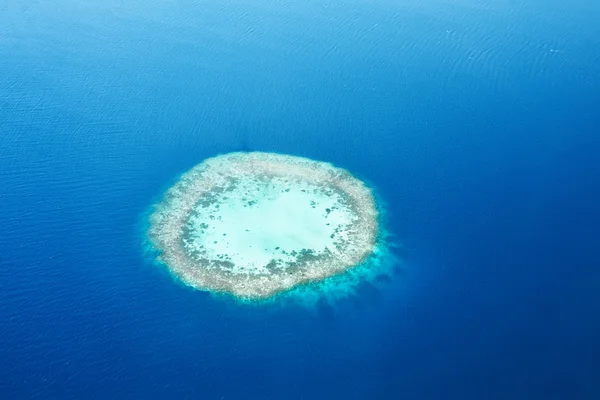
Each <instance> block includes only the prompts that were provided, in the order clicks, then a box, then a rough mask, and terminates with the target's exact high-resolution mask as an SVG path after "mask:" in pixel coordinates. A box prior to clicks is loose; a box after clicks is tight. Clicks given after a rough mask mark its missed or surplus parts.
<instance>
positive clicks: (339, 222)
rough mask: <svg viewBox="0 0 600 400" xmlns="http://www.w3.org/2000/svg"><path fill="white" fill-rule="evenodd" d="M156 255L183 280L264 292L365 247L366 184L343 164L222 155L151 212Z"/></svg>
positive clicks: (326, 273)
mask: <svg viewBox="0 0 600 400" xmlns="http://www.w3.org/2000/svg"><path fill="white" fill-rule="evenodd" d="M148 237H149V239H150V243H151V244H152V246H153V248H154V249H155V250H156V251H157V253H158V259H159V261H160V262H162V263H163V264H165V265H166V266H167V267H168V268H169V269H170V271H171V272H172V273H174V274H175V275H176V276H178V277H179V278H180V279H181V280H182V281H183V282H185V283H186V284H188V285H190V286H192V287H195V288H198V289H201V290H208V291H212V292H226V293H230V294H233V295H235V296H238V297H241V298H246V299H259V298H267V297H270V296H273V295H275V294H278V293H280V292H283V291H286V290H289V289H292V288H294V287H296V286H298V285H301V284H305V283H309V282H315V281H320V280H323V279H326V278H328V277H331V276H333V275H337V274H340V273H342V272H344V271H346V270H348V269H350V268H352V267H354V266H357V265H359V264H361V263H362V262H363V261H364V260H365V259H366V258H367V257H368V256H369V255H370V254H372V253H373V251H374V249H375V246H376V241H377V237H378V211H377V207H376V203H375V200H374V197H373V194H372V192H371V190H370V189H369V188H368V187H367V186H366V185H365V184H364V183H363V182H362V181H360V180H359V179H357V178H355V177H354V176H352V175H351V174H350V173H349V172H347V171H346V170H344V169H341V168H337V167H334V166H333V165H331V164H329V163H325V162H319V161H313V160H310V159H307V158H302V157H295V156H289V155H281V154H272V153H260V152H251V153H229V154H225V155H221V156H218V157H214V158H210V159H207V160H205V161H204V162H202V163H201V164H199V165H197V166H196V167H194V168H192V169H191V170H190V171H189V172H187V173H185V174H184V175H182V176H181V178H180V179H179V180H178V181H177V182H176V183H175V185H174V186H173V187H171V188H170V189H169V190H168V191H167V193H166V194H165V196H164V198H163V199H162V201H161V202H160V203H158V204H156V205H155V207H154V210H153V212H152V214H151V215H150V226H149V231H148Z"/></svg>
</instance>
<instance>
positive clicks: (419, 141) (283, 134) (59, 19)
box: [0, 0, 600, 400]
mask: <svg viewBox="0 0 600 400" xmlns="http://www.w3.org/2000/svg"><path fill="white" fill-rule="evenodd" d="M599 65H600V3H598V2H597V1H593V0H573V1H569V2H565V1H557V0H528V1H525V2H517V1H511V0H496V1H491V0H455V1H447V0H431V1H424V0H402V1H400V0H399V1H390V0H369V1H366V0H354V1H345V0H342V1H340V2H330V1H328V0H308V1H291V0H277V1H275V0H256V1H254V2H250V1H247V0H239V1H237V2H233V1H228V0H224V1H215V0H200V1H197V2H192V1H189V0H169V1H167V0H151V1H149V2H140V1H133V2H121V1H116V0H105V1H99V0H87V1H85V0H57V1H54V2H43V1H37V2H36V1H33V2H32V1H24V0H13V1H4V2H1V3H0V398H2V399H20V398H60V399H68V398H79V399H83V398H90V399H92V398H94V399H96V398H98V399H108V398H111V399H112V398H157V399H159V398H164V399H172V398H198V399H228V400H229V399H338V398H339V399H599V398H600V67H599ZM241 149H250V150H261V151H276V152H282V153H290V154H295V155H301V156H306V157H310V158H314V159H319V160H325V161H330V162H333V163H335V164H336V165H339V166H341V167H345V168H348V169H349V170H351V171H353V172H355V173H356V174H358V175H359V176H361V177H363V178H365V179H367V180H369V181H370V182H372V183H373V184H374V185H375V186H376V187H377V188H378V191H379V194H380V195H381V196H382V197H383V198H384V199H385V200H386V201H387V203H388V205H389V207H388V208H389V215H388V227H389V229H390V230H391V231H392V232H393V234H394V235H395V236H396V237H397V238H398V241H399V242H400V244H401V246H400V247H399V248H398V249H396V250H395V251H396V252H397V256H398V257H400V258H401V259H402V260H403V262H402V264H401V265H399V268H398V271H397V272H396V273H395V275H394V276H393V277H392V279H391V280H390V281H389V282H380V283H379V284H377V285H369V286H367V285H365V286H364V287H361V288H360V290H359V292H358V293H357V294H356V295H353V296H352V297H350V298H348V299H346V300H341V301H336V302H333V303H331V302H326V301H323V302H322V303H321V304H319V305H318V306H316V307H314V308H310V309H309V308H302V307H298V306H287V307H283V308H281V307H276V306H264V307H258V308H257V307H248V306H241V305H239V304H236V303H235V302H234V301H230V300H229V301H228V300H223V299H214V298H212V297H211V296H210V295H207V294H205V293H201V292H198V291H194V290H192V289H189V288H186V287H184V286H182V285H181V284H178V283H177V282H176V281H174V280H173V279H172V278H171V277H170V276H169V275H168V273H166V272H165V271H164V270H163V269H161V268H158V267H157V266H155V265H152V264H151V263H149V262H148V260H145V259H144V257H143V254H142V251H141V242H142V235H141V232H140V229H139V228H140V225H141V224H142V219H143V215H144V213H145V212H146V211H147V209H148V207H149V206H150V205H151V204H152V202H154V201H156V199H157V198H158V197H159V196H160V195H161V194H162V193H163V191H164V190H165V189H166V188H167V187H168V186H169V185H170V184H171V183H172V182H173V180H174V179H175V178H176V177H177V176H178V175H179V174H180V173H182V172H184V171H186V170H187V169H189V168H190V167H191V166H193V165H195V164H196V163H198V162H201V161H202V160H203V159H204V158H206V157H209V156H213V155H216V154H219V153H224V152H229V151H235V150H241Z"/></svg>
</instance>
